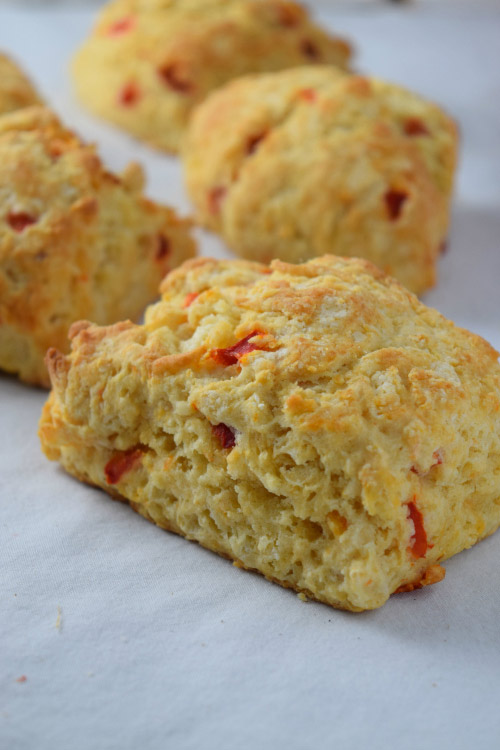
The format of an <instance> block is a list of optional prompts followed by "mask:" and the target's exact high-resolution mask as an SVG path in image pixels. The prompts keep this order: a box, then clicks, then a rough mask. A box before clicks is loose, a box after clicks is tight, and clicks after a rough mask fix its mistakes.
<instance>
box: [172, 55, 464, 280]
mask: <svg viewBox="0 0 500 750" xmlns="http://www.w3.org/2000/svg"><path fill="white" fill-rule="evenodd" d="M456 150H457V135H456V127H455V125H454V123H453V122H452V120H451V119H450V118H449V117H447V116H446V115H445V114H444V113H443V112H442V111H441V110H440V109H439V108H438V107H437V106H435V105H433V104H430V103H429V102H426V101H424V100H423V99H421V98H420V97H418V96H416V95H415V94H412V93H410V92H409V91H406V90H404V89H402V88H400V87H398V86H394V85H391V84H388V83H383V82H381V81H378V80H373V79H368V78H363V77H359V76H347V75H345V74H343V73H342V72H341V71H337V70H335V69H333V68H329V67H327V66H324V67H310V66H309V67H305V68H301V69H296V70H293V71H284V72H281V73H272V74H268V75H258V76H248V77H247V78H244V79H240V80H239V81H234V82H231V83H230V84H228V85H227V86H226V87H224V88H223V89H221V90H219V91H218V92H215V93H213V94H212V95H211V96H210V97H209V98H208V99H207V100H206V101H205V102H204V103H203V104H201V105H200V107H199V108H198V109H197V111H196V112H195V114H194V115H193V118H192V121H191V125H190V128H189V132H188V136H187V138H186V142H185V149H184V159H185V177H186V183H187V187H188V191H189V193H190V195H191V197H192V199H193V201H194V204H195V206H196V211H197V219H198V221H199V222H200V223H202V224H203V225H204V226H206V227H208V228H210V229H213V230H214V231H216V232H219V233H220V234H221V235H222V236H223V238H224V239H225V241H226V242H227V244H228V245H229V247H230V248H231V249H232V250H234V251H235V252H236V253H237V254H238V255H241V256H243V257H245V258H249V259H252V260H258V261H263V262H269V260H270V259H271V258H280V259H282V260H285V261H289V262H294V263H295V262H300V261H303V260H307V259H308V258H311V257H316V256H320V255H323V254H325V253H335V254H336V255H343V256H359V255H360V256H361V257H363V258H366V259H368V260H370V261H372V262H373V263H375V264H376V265H377V266H379V267H380V268H381V269H382V270H384V271H386V272H387V273H390V274H392V275H393V276H395V277H396V278H397V279H399V280H400V281H401V282H402V283H403V284H405V285H406V286H407V287H408V288H409V289H410V290H411V291H414V292H416V293H418V294H419V293H422V292H423V291H424V290H425V289H427V288H429V287H431V286H432V285H433V284H434V282H435V277H436V259H437V257H438V255H439V250H440V247H441V246H442V243H443V240H444V239H445V237H446V232H447V229H448V221H449V204H450V196H451V191H452V184H453V173H454V168H455V161H456Z"/></svg>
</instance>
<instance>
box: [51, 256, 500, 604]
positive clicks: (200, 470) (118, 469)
mask: <svg viewBox="0 0 500 750" xmlns="http://www.w3.org/2000/svg"><path fill="white" fill-rule="evenodd" d="M71 335H72V338H73V349H72V353H71V354H70V355H69V356H64V355H62V354H60V353H58V352H56V351H55V350H52V351H51V352H50V353H49V355H48V364H49V369H50V373H51V379H52V386H53V390H52V393H51V395H50V398H49V400H48V403H47V405H46V406H45V408H44V411H43V416H42V419H41V424H40V436H41V440H42V446H43V450H44V451H45V453H46V454H47V456H48V457H49V458H50V459H52V460H56V461H60V462H61V464H62V465H63V466H64V467H65V469H66V470H67V471H69V472H70V473H71V474H74V475H75V476H76V477H78V478H80V479H82V480H83V481H86V482H90V483H91V484H95V485H97V486H99V487H102V488H103V489H104V490H106V491H107V492H109V493H110V494H112V495H113V496H115V497H117V498H120V499H123V500H127V501H128V502H130V504H131V505H132V507H134V508H135V509H136V510H137V511H139V512H140V513H142V514H143V515H144V516H146V517H147V518H149V519H151V520H152V521H154V522H155V523H157V524H158V525H160V526H162V527H164V528H166V529H170V530H172V531H175V532H177V533H179V534H183V535H184V536H186V537H187V538H188V539H193V540H196V541H198V542H199V543H200V544H202V545H204V546H205V547H208V548H209V549H211V550H214V551H216V552H218V553H220V554H222V555H224V556H227V557H229V558H232V559H233V560H235V561H236V563H237V565H238V566H240V567H245V568H250V569H255V570H258V571H260V572H261V573H263V574H264V575H265V576H266V577H268V578H270V579H272V580H274V581H277V582H278V583H280V584H281V585H283V586H287V587H292V588H294V589H296V590H297V591H299V592H302V593H304V594H305V595H306V596H307V597H310V598H315V599H318V600H320V601H323V602H326V603H328V604H331V605H332V606H334V607H340V608H343V609H351V610H356V611H357V610H363V609H372V608H375V607H380V606H381V605H382V604H384V602H386V601H387V599H388V597H389V596H390V594H391V593H393V592H394V591H396V590H398V589H400V590H412V589H414V588H418V587H420V586H422V585H427V584H429V583H433V582H436V581H438V580H440V579H441V578H442V577H443V574H444V571H443V569H442V568H441V567H440V566H439V563H440V562H441V561H443V560H444V559H446V558H448V557H450V556H451V555H454V554H456V553H457V552H460V551H461V550H463V549H464V548H466V547H470V546H471V545H472V544H474V543H475V542H477V541H478V540H479V539H481V538H482V537H484V536H486V535H487V534H491V533H492V532H493V531H495V529H496V528H497V527H498V525H499V524H500V367H499V365H498V361H497V357H498V355H497V352H495V351H494V350H493V349H492V348H491V347H490V346H489V345H488V344H487V343H486V342H485V341H484V340H483V339H481V338H479V337H478V336H475V335H473V334H471V333H468V332H467V331H464V330H462V329H460V328H457V327H456V326H454V325H453V323H451V322H449V321H447V320H445V319H444V318H443V317H442V316H441V315H439V314H438V313H437V312H436V311H435V310H432V309H429V308H427V307H425V306H424V305H423V304H421V303H420V302H419V301H418V300H417V298H416V297H415V296H413V295H412V294H410V293H409V292H407V291H406V290H405V289H404V288H403V287H402V286H401V285H399V284H398V283H397V282H396V281H394V280H392V279H391V278H389V277H387V276H384V275H383V274H382V273H381V272H380V271H378V270H377V269H376V268H375V267H374V266H372V265H371V264H370V263H368V262H366V261H363V260H353V259H343V258H337V257H332V256H325V257H322V258H317V259H314V260H312V261H310V262H308V263H306V264H304V265H291V264H286V263H284V262H282V261H274V262H273V263H272V264H271V266H270V268H269V267H267V266H264V265H259V264H252V263H249V262H246V261H225V262H217V261H214V260H207V259H199V260H195V261H190V262H188V263H186V264H184V265H183V266H182V267H181V268H179V269H178V270H176V271H174V272H173V273H172V274H170V276H168V277H167V279H166V281H165V282H164V283H163V298H162V301H161V302H159V303H158V304H156V305H154V306H152V307H150V308H149V309H148V311H147V313H146V322H145V325H141V326H137V325H133V324H132V323H120V324H117V325H114V326H111V327H109V328H99V327H96V326H93V325H90V324H88V323H79V324H76V325H75V326H74V327H73V329H72V334H71ZM238 342H240V343H239V344H238ZM235 344H238V345H237V346H236V348H234V346H235ZM68 502H70V500H68ZM165 543H166V544H168V541H167V540H166V542H165ZM133 546H134V545H133V544H132V545H131V550H132V551H133ZM186 554H189V551H187V552H186ZM235 575H238V574H237V573H236V572H235ZM485 575H488V573H487V572H485Z"/></svg>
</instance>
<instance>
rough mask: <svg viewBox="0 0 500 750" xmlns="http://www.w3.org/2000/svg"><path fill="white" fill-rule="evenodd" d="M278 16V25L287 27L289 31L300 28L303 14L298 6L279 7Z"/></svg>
mask: <svg viewBox="0 0 500 750" xmlns="http://www.w3.org/2000/svg"><path fill="white" fill-rule="evenodd" d="M276 12H277V14H278V23H279V24H280V26H285V27H286V28H287V29H293V28H294V27H295V26H298V25H299V23H300V19H301V15H302V14H301V12H300V10H299V9H298V8H297V6H293V5H279V6H278V7H277V8H276Z"/></svg>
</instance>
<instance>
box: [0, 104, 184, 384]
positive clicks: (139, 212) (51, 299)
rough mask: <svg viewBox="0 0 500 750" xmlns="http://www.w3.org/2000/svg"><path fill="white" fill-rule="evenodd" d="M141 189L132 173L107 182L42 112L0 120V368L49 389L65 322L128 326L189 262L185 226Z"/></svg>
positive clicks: (88, 150) (78, 144)
mask: <svg viewBox="0 0 500 750" xmlns="http://www.w3.org/2000/svg"><path fill="white" fill-rule="evenodd" d="M142 188H143V174H142V170H141V168H140V167H139V166H137V165H134V164H132V165H130V166H129V167H128V168H127V169H126V171H125V172H124V174H123V175H121V176H120V177H118V176H116V175H114V174H111V173H110V172H108V171H107V170H106V169H105V168H104V167H103V165H102V163H101V161H100V159H99V157H98V156H97V154H96V152H95V149H94V147H93V146H89V145H85V144H84V143H82V141H80V140H79V138H78V137H77V136H76V135H74V133H72V132H71V131H69V130H67V129H66V128H65V127H64V126H63V125H62V124H61V123H60V122H59V120H58V119H57V118H56V116H55V115H54V114H52V113H51V112H50V111H49V110H47V109H45V108H43V107H33V108H27V109H23V110H19V111H18V112H14V113H11V114H8V115H4V116H2V117H1V118H0V370H6V371H7V372H11V373H17V374H18V375H19V376H20V378H21V379H22V380H25V381H28V382H30V383H37V384H40V385H48V383H49V380H48V373H47V369H46V367H45V364H44V356H45V353H46V351H47V349H48V347H50V346H56V347H58V348H59V349H61V350H62V351H65V350H66V349H67V334H68V328H69V326H70V325H71V323H73V322H74V321H75V320H79V319H81V318H82V317H84V318H89V319H90V320H93V321H95V322H96V323H101V324H107V323H112V322H115V321H117V320H122V319H123V318H131V319H132V320H134V319H137V318H138V317H139V316H140V314H141V313H142V311H143V310H144V308H145V306H146V305H147V304H148V303H149V302H152V301H153V300H154V299H155V297H157V294H158V286H159V284H160V281H161V279H162V278H163V276H164V275H165V274H166V273H167V271H168V270H169V269H170V268H172V267H173V266H175V265H177V264H179V263H180V262H181V261H183V260H185V259H186V258H190V257H191V256H192V255H193V254H194V242H193V240H192V239H191V236H190V234H189V226H190V225H189V222H187V221H184V220H180V219H179V218H178V217H177V216H176V214H175V213H174V211H173V210H171V209H170V208H167V207H165V206H160V205H157V204H155V203H153V202H152V201H150V200H147V199H146V198H145V197H144V195H143V191H142Z"/></svg>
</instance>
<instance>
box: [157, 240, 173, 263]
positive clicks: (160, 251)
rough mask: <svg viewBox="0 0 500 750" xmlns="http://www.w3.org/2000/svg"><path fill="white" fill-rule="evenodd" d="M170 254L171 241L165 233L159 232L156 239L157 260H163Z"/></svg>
mask: <svg viewBox="0 0 500 750" xmlns="http://www.w3.org/2000/svg"><path fill="white" fill-rule="evenodd" d="M169 254H170V242H169V241H168V238H167V237H165V235H164V234H159V235H158V237H157V239H156V253H155V258H156V260H163V259H164V258H166V257H167V255H169Z"/></svg>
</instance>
